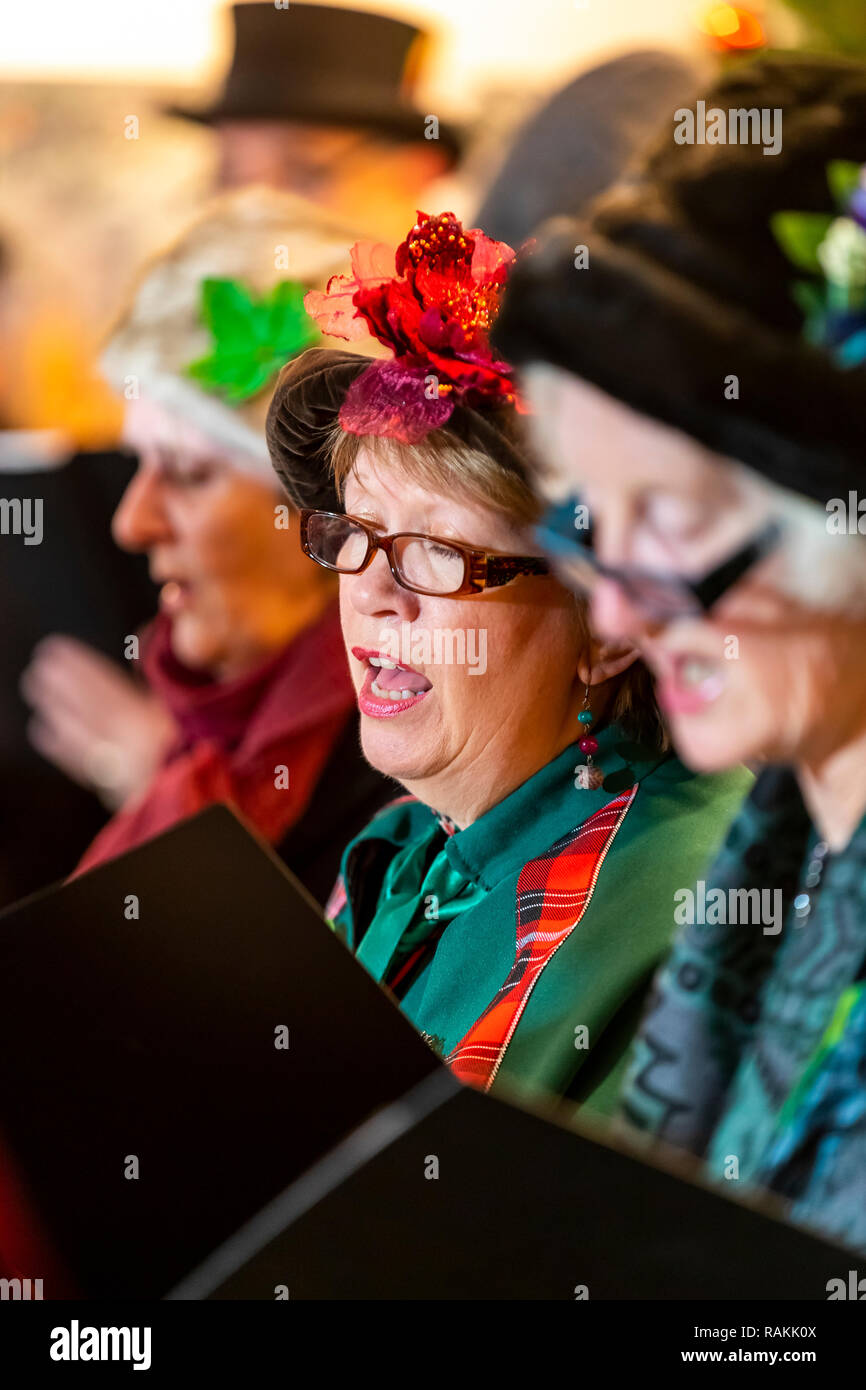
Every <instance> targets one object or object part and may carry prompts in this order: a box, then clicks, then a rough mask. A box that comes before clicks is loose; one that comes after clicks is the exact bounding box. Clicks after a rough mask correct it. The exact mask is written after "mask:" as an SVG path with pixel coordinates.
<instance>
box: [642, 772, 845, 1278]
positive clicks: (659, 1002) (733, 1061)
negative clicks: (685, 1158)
mask: <svg viewBox="0 0 866 1390" xmlns="http://www.w3.org/2000/svg"><path fill="white" fill-rule="evenodd" d="M814 842H815V835H814V832H813V831H812V828H811V825H810V823H809V819H808V816H807V814H806V810H805V808H804V806H803V803H802V799H801V797H800V794H799V791H798V789H797V786H796V782H795V780H794V778H793V776H792V775H791V774H789V773H784V772H779V771H775V770H774V771H768V772H766V773H764V774H763V776H762V777H761V778H760V780H759V781H758V783H757V784H756V786H755V788H754V791H753V793H752V795H751V797H750V798H749V800H748V801H747V803H746V805H745V806H744V808H743V811H742V813H741V815H740V816H739V817H738V818H737V820H736V821H735V823H734V826H733V827H732V830H731V833H730V835H729V837H728V840H727V842H726V844H725V846H724V849H723V850H722V853H721V855H720V857H719V859H718V861H717V863H716V866H715V869H714V871H713V873H712V874H711V876H710V882H711V884H712V886H713V887H721V888H723V889H724V890H726V891H727V890H730V889H732V888H753V887H757V888H769V889H771V890H774V889H777V888H778V889H779V890H780V891H781V893H782V901H783V903H784V907H785V919H784V927H783V929H782V931H781V933H779V934H778V935H770V934H766V933H765V932H764V931H763V930H762V927H761V925H760V924H754V925H753V924H742V925H733V926H731V925H726V926H725V925H719V926H710V925H702V924H696V925H694V926H688V927H685V928H683V930H682V932H681V934H680V936H679V937H678V939H677V941H676V944H675V946H674V950H673V952H672V954H671V956H670V958H669V960H668V961H667V962H666V963H665V965H664V966H663V968H662V970H661V971H660V972H659V975H658V976H657V979H656V982H655V986H654V990H653V995H652V999H651V1003H650V1007H649V1010H648V1012H647V1015H646V1017H645V1019H644V1023H643V1025H642V1027H641V1029H640V1032H639V1034H638V1037H637V1040H636V1043H635V1047H634V1051H633V1054H632V1060H631V1064H630V1067H629V1072H628V1076H627V1080H626V1085H625V1090H624V1093H623V1101H622V1116H623V1118H624V1119H625V1121H626V1123H627V1124H628V1125H629V1126H631V1127H633V1128H636V1129H639V1130H641V1131H643V1132H645V1133H647V1134H649V1135H652V1136H656V1137H659V1138H661V1139H664V1140H665V1141H666V1142H668V1143H671V1144H674V1145H677V1146H678V1147H681V1148H685V1149H688V1150H689V1151H691V1152H692V1153H695V1154H697V1155H699V1156H701V1157H703V1158H704V1160H705V1163H706V1172H707V1176H708V1177H710V1178H712V1179H716V1180H718V1181H720V1182H724V1183H725V1186H726V1188H727V1189H728V1190H730V1189H731V1175H732V1174H736V1177H735V1178H734V1179H733V1181H734V1183H735V1185H736V1186H737V1187H738V1188H739V1189H740V1190H742V1188H743V1187H753V1188H755V1187H769V1188H771V1189H773V1190H775V1191H776V1192H778V1193H780V1194H781V1195H782V1196H784V1197H786V1198H788V1199H789V1201H790V1203H791V1208H790V1210H791V1215H792V1217H793V1218H794V1219H797V1220H800V1221H803V1222H807V1223H809V1224H811V1225H813V1226H815V1227H817V1228H818V1229H820V1230H822V1231H823V1232H825V1233H826V1234H829V1235H832V1236H835V1237H836V1238H838V1239H841V1240H843V1241H845V1242H846V1243H848V1244H850V1245H852V1246H854V1247H857V1248H859V1249H862V1250H864V1251H866V1001H864V998H863V993H862V990H863V984H862V981H863V976H864V962H866V818H864V821H863V823H862V824H861V825H860V827H859V828H858V830H857V832H856V833H855V835H854V836H853V838H852V840H851V842H850V844H849V846H848V848H847V849H846V850H845V851H844V852H843V853H840V854H838V855H832V856H830V857H829V858H828V860H827V862H826V867H825V869H824V874H823V881H822V883H821V886H820V891H819V892H818V893H817V894H816V896H815V899H814V908H813V911H812V912H811V914H810V915H809V917H808V918H807V920H806V922H805V924H801V922H800V920H799V919H798V917H797V915H796V913H795V912H794V911H793V909H792V902H793V898H794V896H795V894H796V893H797V891H798V888H799V887H800V878H801V874H802V870H803V866H804V864H805V863H806V862H807V861H808V859H809V857H810V846H812V845H814ZM734 1160H735V1162H734ZM732 1195H733V1193H732Z"/></svg>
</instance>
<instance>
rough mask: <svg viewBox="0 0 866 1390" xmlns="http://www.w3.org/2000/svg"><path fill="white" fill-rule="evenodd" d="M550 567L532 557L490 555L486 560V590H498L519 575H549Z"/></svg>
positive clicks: (543, 561) (545, 562) (544, 561)
mask: <svg viewBox="0 0 866 1390" xmlns="http://www.w3.org/2000/svg"><path fill="white" fill-rule="evenodd" d="M549 573H550V566H549V564H548V563H547V561H546V560H540V559H537V558H536V557H534V556H528V555H527V556H520V555H490V556H488V558H487V574H486V583H487V588H488V589H496V588H499V587H500V585H502V584H508V583H509V582H510V581H511V580H512V579H516V578H517V576H518V575H519V574H549Z"/></svg>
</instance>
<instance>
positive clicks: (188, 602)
mask: <svg viewBox="0 0 866 1390" xmlns="http://www.w3.org/2000/svg"><path fill="white" fill-rule="evenodd" d="M124 439H125V442H126V443H128V444H129V446H130V447H131V448H133V449H134V450H135V451H136V452H137V453H138V455H139V466H138V470H137V472H136V473H135V475H134V476H133V478H132V481H131V482H130V484H129V487H128V488H127V490H126V492H125V493H124V495H123V497H122V499H121V501H120V505H119V507H118V509H117V512H116V513H115V516H114V522H113V527H112V529H113V532H114V536H115V539H116V540H117V542H118V544H119V545H121V546H123V547H124V549H126V550H131V551H137V552H144V553H145V554H147V556H148V559H149V562H150V572H151V577H152V578H153V579H154V581H155V582H156V583H157V584H158V585H160V586H161V587H160V607H161V608H162V610H163V612H165V613H167V614H168V615H169V616H170V618H171V645H172V650H173V651H174V654H175V656H176V657H177V658H178V660H179V661H182V662H184V663H185V664H186V665H188V666H190V667H192V668H194V669H196V670H201V671H204V672H206V673H208V674H211V675H215V676H218V677H231V676H234V675H238V674H242V673H243V672H244V671H246V670H249V669H250V668H252V667H253V666H255V665H256V664H257V663H259V662H260V661H262V660H265V659H266V658H267V657H269V656H271V655H272V654H273V653H274V652H276V651H278V650H279V648H280V647H281V646H282V645H283V644H284V642H285V641H286V640H287V639H288V637H289V636H290V635H292V634H293V633H294V632H295V631H296V630H297V628H298V619H299V615H302V614H304V613H305V612H306V611H307V609H309V610H310V612H309V616H310V617H312V616H314V614H313V609H314V608H315V607H316V604H317V601H318V599H317V596H318V595H319V594H321V593H322V592H323V586H322V582H321V577H320V576H321V574H322V572H321V571H319V572H318V574H317V572H316V571H315V570H314V569H313V567H312V566H311V565H309V564H308V563H307V561H306V559H305V557H304V556H303V555H302V554H301V553H300V546H299V545H298V538H297V518H295V517H292V518H291V519H290V520H291V525H292V529H291V530H285V529H279V528H277V527H276V526H275V524H274V523H275V511H274V508H275V505H276V504H277V503H278V502H280V501H281V500H283V499H282V498H281V496H280V494H279V492H278V489H277V486H276V483H275V482H272V481H271V479H270V478H268V477H267V475H266V474H265V472H264V470H263V473H262V476H261V477H258V476H254V475H252V474H250V473H245V472H242V471H240V470H239V469H238V468H237V467H235V466H233V463H232V460H231V458H230V457H229V456H228V455H226V454H225V453H224V452H222V451H221V450H220V449H219V448H218V447H217V446H216V445H214V443H213V442H212V441H211V440H209V439H208V438H207V437H206V436H205V435H203V434H201V433H200V431H198V430H197V429H195V428H194V427H193V426H192V425H190V424H188V423H187V422H185V421H182V420H181V419H179V418H178V417H176V416H174V415H173V414H171V413H169V412H167V411H165V410H163V409H162V408H161V407H159V406H158V405H156V404H155V403H154V402H151V401H147V400H144V399H142V400H138V401H131V402H130V403H129V405H128V407H127V411H126V418H125V422H124ZM326 582H327V581H326Z"/></svg>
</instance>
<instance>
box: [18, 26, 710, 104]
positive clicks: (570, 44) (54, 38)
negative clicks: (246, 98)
mask: <svg viewBox="0 0 866 1390" xmlns="http://www.w3.org/2000/svg"><path fill="white" fill-rule="evenodd" d="M353 2H354V4H355V5H356V6H357V8H359V9H365V8H369V9H371V10H375V11H377V12H378V13H381V14H392V15H395V16H398V17H400V18H405V19H409V20H414V21H416V22H418V23H421V24H426V25H428V26H429V27H430V28H431V29H432V30H434V31H435V32H436V34H437V36H438V38H439V42H438V43H437V45H436V51H435V54H434V55H433V62H432V70H431V72H430V74H429V76H428V79H427V81H426V82H425V90H427V91H429V92H430V93H431V95H434V96H442V97H443V98H447V99H449V101H450V102H452V103H456V104H458V105H461V106H466V107H471V106H472V105H474V104H477V102H478V100H479V96H478V92H479V84H480V83H481V84H483V83H484V82H486V81H493V82H497V83H506V82H515V83H517V85H518V86H521V87H526V86H529V87H544V86H545V85H546V83H547V82H548V81H550V80H556V79H557V78H560V77H562V78H564V77H565V76H566V75H567V74H569V73H570V72H572V71H575V70H577V69H579V68H580V67H582V66H586V65H587V64H588V63H589V62H591V61H592V59H593V57H595V56H600V55H602V54H606V53H610V52H613V51H617V50H621V49H622V48H624V47H626V46H629V47H636V46H639V45H641V44H647V43H649V44H652V43H655V44H664V45H667V46H672V47H674V48H684V47H689V46H690V45H691V44H692V43H693V41H694V28H693V26H692V25H691V24H690V22H689V21H690V17H691V14H692V12H693V9H694V3H695V0H658V3H654V4H651V5H650V4H647V0H617V3H616V4H615V5H612V4H610V3H608V2H607V0H545V4H544V5H541V6H535V7H533V6H531V5H528V4H527V3H526V0H471V3H470V4H467V3H466V0H349V2H348V8H351V7H352V3H353ZM294 3H295V0H290V4H294ZM299 3H300V0H299ZM325 3H331V4H335V7H336V8H343V7H346V0H325ZM226 8H227V6H226V4H225V0H148V3H147V4H146V5H132V6H130V5H118V4H117V0H76V3H75V4H74V5H70V4H69V3H68V0H41V3H40V4H39V5H32V6H29V7H28V6H24V5H20V6H18V7H17V8H16V14H15V21H14V24H7V25H6V26H5V31H6V32H5V33H4V37H3V44H2V48H0V76H5V77H8V78H14V79H16V80H33V79H37V78H51V79H54V78H79V79H95V80H107V81H112V82H122V81H131V80H136V79H137V80H142V81H146V82H158V83H161V84H177V85H184V86H190V87H195V86H196V85H200V84H202V83H209V82H213V81H215V80H218V77H219V74H220V73H221V72H222V71H223V70H224V68H225V66H226V64H227V63H228V59H229V41H230V25H229V22H228V19H227V17H226V16H225V15H223V14H222V13H220V12H221V11H223V10H224V9H226ZM287 13H290V9H289V11H287ZM167 36H170V37H167Z"/></svg>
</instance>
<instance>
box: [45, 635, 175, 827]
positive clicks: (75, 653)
mask: <svg viewBox="0 0 866 1390" xmlns="http://www.w3.org/2000/svg"><path fill="white" fill-rule="evenodd" d="M21 693H22V695H23V696H24V699H25V700H26V701H27V703H28V704H29V705H31V706H32V708H33V712H34V713H33V718H32V719H31V721H30V723H29V725H28V729H27V732H28V735H29V738H30V742H31V743H32V744H33V747H34V748H35V749H36V750H37V751H38V752H39V753H41V754H42V756H43V758H47V759H48V761H49V762H52V763H54V764H55V765H56V766H57V767H59V768H60V769H61V770H62V771H63V772H65V773H66V774H67V776H69V777H71V778H73V780H74V781H76V782H80V783H81V784H82V785H83V786H86V787H92V788H93V790H94V791H96V792H97V794H98V795H99V797H100V799H101V800H102V802H103V803H104V805H106V806H107V807H108V808H109V809H110V810H112V811H115V810H117V809H118V808H119V807H120V806H122V805H123V803H124V802H125V801H127V800H128V799H129V797H130V796H132V795H133V794H137V793H138V792H141V791H144V789H145V787H146V786H147V784H148V783H149V781H150V779H151V777H152V776H153V774H154V772H155V771H156V769H157V767H158V766H159V764H160V762H161V760H162V758H163V755H164V753H165V751H166V749H167V748H168V746H169V744H170V743H171V742H172V739H173V738H174V736H175V734H176V732H177V731H176V727H175V724H174V721H173V720H172V718H171V716H170V715H169V714H168V713H166V711H165V710H164V708H163V707H162V705H161V704H160V703H159V701H158V700H157V699H156V698H155V696H153V695H151V694H150V693H149V692H148V691H146V690H142V689H141V687H140V686H139V685H137V684H136V682H135V681H134V680H133V679H132V677H131V676H130V675H128V674H127V672H126V671H124V669H123V668H122V666H120V665H118V664H116V663H115V662H113V661H110V660H109V659H108V657H105V656H103V655H102V654H101V652H97V651H94V650H93V648H92V647H88V646H86V645H85V644H84V643H83V642H79V641H77V640H76V639H75V638H73V637H61V636H51V637H46V638H44V639H43V641H41V642H39V643H38V645H37V646H36V647H35V648H34V650H33V655H32V657H31V659H30V665H29V666H28V667H27V669H26V670H25V671H24V673H23V675H22V677H21Z"/></svg>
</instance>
